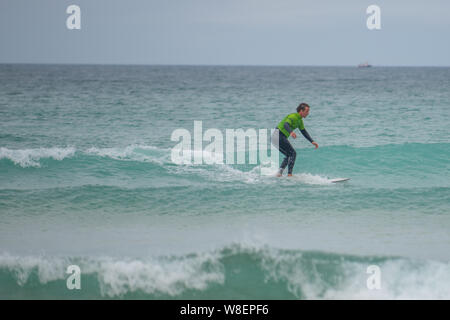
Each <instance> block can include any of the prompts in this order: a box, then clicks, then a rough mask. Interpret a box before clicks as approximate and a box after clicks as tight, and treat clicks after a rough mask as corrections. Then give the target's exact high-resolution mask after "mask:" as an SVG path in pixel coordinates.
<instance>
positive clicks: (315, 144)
mask: <svg viewBox="0 0 450 320" xmlns="http://www.w3.org/2000/svg"><path fill="white" fill-rule="evenodd" d="M311 143H312V144H313V145H314V146H315V147H316V149H317V148H318V147H319V145H318V144H317V143H316V142H315V141H313V142H311Z"/></svg>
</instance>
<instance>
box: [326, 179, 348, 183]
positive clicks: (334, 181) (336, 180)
mask: <svg viewBox="0 0 450 320" xmlns="http://www.w3.org/2000/svg"><path fill="white" fill-rule="evenodd" d="M348 180H350V178H336V179H331V180H330V181H331V182H333V183H336V182H344V181H348Z"/></svg>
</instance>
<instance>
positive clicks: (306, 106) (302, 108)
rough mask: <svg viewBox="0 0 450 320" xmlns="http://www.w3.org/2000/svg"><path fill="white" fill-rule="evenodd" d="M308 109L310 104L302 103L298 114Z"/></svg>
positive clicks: (298, 108)
mask: <svg viewBox="0 0 450 320" xmlns="http://www.w3.org/2000/svg"><path fill="white" fill-rule="evenodd" d="M306 108H309V104H307V103H304V102H302V103H300V104H299V105H298V107H297V112H300V111H303V110H305V109H306Z"/></svg>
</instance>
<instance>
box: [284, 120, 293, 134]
mask: <svg viewBox="0 0 450 320" xmlns="http://www.w3.org/2000/svg"><path fill="white" fill-rule="evenodd" d="M283 127H284V128H285V129H286V131H287V132H289V134H291V132H292V130H291V127H290V126H289V123H288V122H287V121H286V122H285V123H284V125H283Z"/></svg>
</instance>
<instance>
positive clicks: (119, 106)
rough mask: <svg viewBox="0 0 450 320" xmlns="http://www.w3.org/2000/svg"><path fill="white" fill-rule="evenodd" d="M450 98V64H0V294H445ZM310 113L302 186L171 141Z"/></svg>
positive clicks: (298, 172) (299, 169) (301, 151)
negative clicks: (196, 130)
mask: <svg viewBox="0 0 450 320" xmlns="http://www.w3.org/2000/svg"><path fill="white" fill-rule="evenodd" d="M449 87H450V69H449V68H372V69H371V70H358V69H356V68H284V67H281V68H278V67H252V68H246V67H126V66H121V67H119V66H115V67H114V66H111V67H107V66H14V65H10V66H0V253H2V254H1V255H0V296H1V297H5V298H12V297H23V298H48V297H64V298H68V299H71V298H150V299H155V298H165V299H166V298H167V299H178V298H185V299H191V298H192V299H197V298H202V297H203V298H211V297H213V298H277V299H278V298H286V299H297V298H358V297H360V298H388V299H390V298H428V297H431V298H448V297H449V294H448V291H447V289H446V288H449V287H450V281H449V279H448V277H447V276H445V274H448V272H447V271H448V270H447V269H448V261H449V260H450V255H449V252H450V251H449V250H448V248H449V243H450V233H449V232H448V230H449V227H450V210H449V208H450V197H449V196H448V195H449V191H450V190H449V188H450V183H449V181H450V135H449V130H448V123H449V120H450V113H449V111H450V109H449V108H448V106H449V105H450V93H449V90H448V88H449ZM302 101H305V102H308V103H309V104H310V105H311V111H310V115H309V116H308V118H307V119H305V121H304V122H305V126H306V128H307V130H308V132H309V133H310V134H311V136H312V137H313V138H314V139H315V140H316V141H317V142H318V143H319V145H320V147H319V149H317V150H314V149H313V147H312V146H311V145H310V144H309V143H308V142H307V141H306V140H304V139H303V137H302V136H301V135H300V134H299V137H298V138H297V139H296V140H293V139H291V143H292V145H293V146H294V148H295V149H296V151H297V161H296V165H295V167H294V177H293V178H287V177H282V178H277V177H275V176H274V174H275V172H274V169H272V168H271V167H270V166H269V165H268V164H267V163H257V164H254V165H250V164H243V165H226V164H215V165H207V164H201V165H178V164H175V163H173V162H172V161H171V150H172V148H173V147H174V146H175V144H176V142H173V141H171V139H170V137H171V133H172V131H173V130H175V129H179V128H184V129H187V130H188V131H190V132H191V133H192V132H193V124H194V121H203V129H204V130H206V129H208V128H217V129H219V130H220V131H221V132H225V130H226V129H228V128H230V129H238V128H243V129H246V128H254V129H260V128H265V129H272V128H274V127H275V125H276V124H277V123H278V122H279V121H280V120H281V119H282V118H283V117H284V116H285V115H286V114H288V113H291V112H293V110H294V109H295V107H296V106H297V105H298V103H299V102H302ZM206 144H207V143H206V142H204V143H203V147H205V145H206ZM247 153H248V152H247ZM235 155H236V154H235ZM281 160H282V159H280V161H281ZM334 178H351V180H350V181H348V182H345V183H341V184H334V183H332V182H331V180H332V179H334ZM248 243H250V244H254V243H256V245H254V246H253V245H250V246H248V245H247V244H248ZM271 248H278V249H271ZM102 257H103V258H102ZM393 257H398V258H393ZM68 263H74V264H79V265H80V266H81V267H82V270H85V271H86V272H85V273H83V275H82V277H83V281H82V282H83V283H84V286H85V287H84V288H85V289H86V290H81V291H80V292H72V291H69V290H67V289H65V287H64V283H65V279H66V274H65V272H64V270H65V268H66V264H68ZM369 263H374V264H379V265H380V267H381V270H382V272H383V273H385V275H386V277H387V278H386V279H389V281H388V282H387V283H386V290H385V291H382V292H379V293H374V292H367V289H366V288H365V281H366V278H367V274H366V273H365V272H366V268H367V265H368V264H369ZM361 270H362V271H361ZM405 270H406V271H405ZM403 272H404V273H403ZM441 275H442V276H441ZM437 278H439V281H438V280H437ZM137 279H141V280H142V281H138V280H137ZM163 279H168V280H169V281H168V282H167V283H165V282H164V281H163ZM420 279H422V280H423V281H422V280H420ZM421 281H422V282H421ZM433 287H434V288H437V289H436V290H435V291H433V290H432V289H431V288H433Z"/></svg>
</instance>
